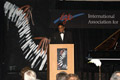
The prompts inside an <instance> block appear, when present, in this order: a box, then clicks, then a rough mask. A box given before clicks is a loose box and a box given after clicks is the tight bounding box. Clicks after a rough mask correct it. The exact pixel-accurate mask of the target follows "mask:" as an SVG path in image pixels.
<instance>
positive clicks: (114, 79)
mask: <svg viewBox="0 0 120 80" xmlns="http://www.w3.org/2000/svg"><path fill="white" fill-rule="evenodd" d="M110 80H120V71H115V72H114V73H113V74H112V76H111V78H110Z"/></svg>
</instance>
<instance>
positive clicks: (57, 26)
mask: <svg viewBox="0 0 120 80" xmlns="http://www.w3.org/2000/svg"><path fill="white" fill-rule="evenodd" d="M59 25H62V26H63V27H65V25H64V24H63V23H58V25H57V27H58V26H59Z"/></svg>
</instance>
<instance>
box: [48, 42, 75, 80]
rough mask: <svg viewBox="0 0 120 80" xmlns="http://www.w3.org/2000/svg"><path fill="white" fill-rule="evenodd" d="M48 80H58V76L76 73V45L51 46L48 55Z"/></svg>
mask: <svg viewBox="0 0 120 80" xmlns="http://www.w3.org/2000/svg"><path fill="white" fill-rule="evenodd" d="M47 71H48V80H56V74H57V73H59V72H61V71H65V72H67V73H68V74H69V73H74V44H50V45H49V54H48V70H47Z"/></svg>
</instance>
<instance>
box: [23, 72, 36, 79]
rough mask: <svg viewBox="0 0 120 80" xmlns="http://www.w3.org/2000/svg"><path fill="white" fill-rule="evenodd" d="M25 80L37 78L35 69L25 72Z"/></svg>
mask: <svg viewBox="0 0 120 80" xmlns="http://www.w3.org/2000/svg"><path fill="white" fill-rule="evenodd" d="M24 80H36V73H35V72H34V71H33V70H28V71H26V72H25V73H24Z"/></svg>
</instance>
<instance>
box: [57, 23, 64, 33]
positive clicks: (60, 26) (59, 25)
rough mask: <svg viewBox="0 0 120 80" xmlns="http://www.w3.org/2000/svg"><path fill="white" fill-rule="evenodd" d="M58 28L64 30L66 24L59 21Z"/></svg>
mask: <svg viewBox="0 0 120 80" xmlns="http://www.w3.org/2000/svg"><path fill="white" fill-rule="evenodd" d="M58 30H59V32H64V30H65V26H64V25H63V24H62V23H59V24H58Z"/></svg>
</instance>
